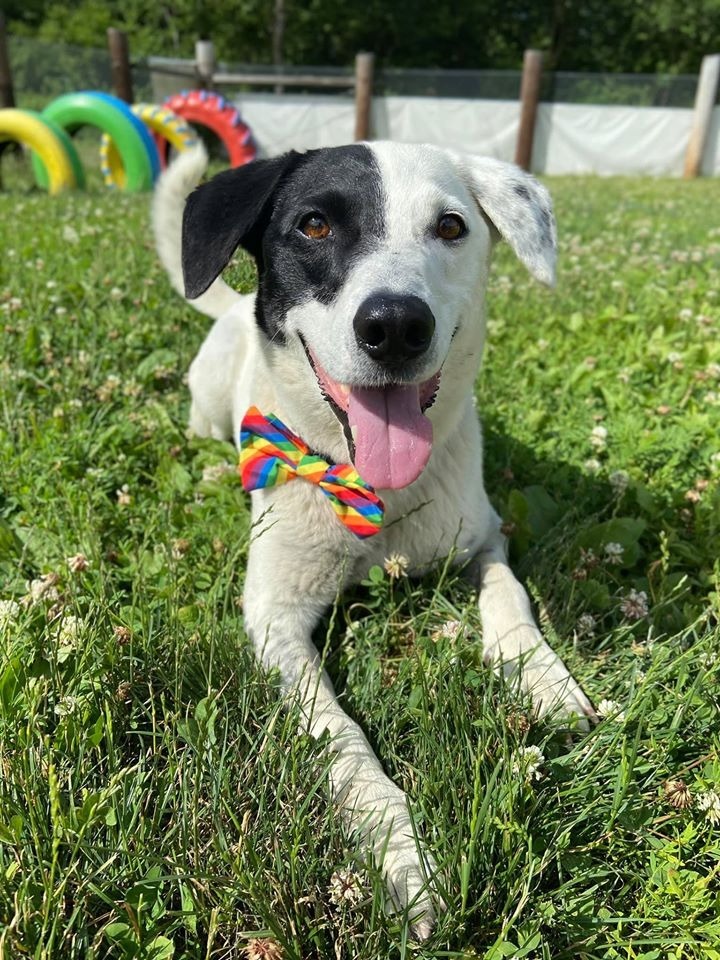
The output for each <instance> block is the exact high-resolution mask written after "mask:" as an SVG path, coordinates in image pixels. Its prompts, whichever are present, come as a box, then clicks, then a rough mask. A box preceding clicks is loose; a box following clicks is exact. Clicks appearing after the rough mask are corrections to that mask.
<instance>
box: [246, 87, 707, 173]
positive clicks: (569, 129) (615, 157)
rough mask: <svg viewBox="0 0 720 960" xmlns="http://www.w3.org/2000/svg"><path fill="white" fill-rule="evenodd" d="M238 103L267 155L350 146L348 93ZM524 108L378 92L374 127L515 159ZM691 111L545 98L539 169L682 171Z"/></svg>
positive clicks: (538, 133)
mask: <svg viewBox="0 0 720 960" xmlns="http://www.w3.org/2000/svg"><path fill="white" fill-rule="evenodd" d="M235 104H236V105H237V107H238V108H239V110H240V112H241V114H242V116H243V119H244V120H245V121H246V122H247V123H248V124H249V125H250V127H251V128H252V130H253V133H254V134H255V137H256V139H257V142H258V144H259V146H260V148H261V153H262V154H264V155H267V156H273V155H275V154H278V153H282V152H283V151H285V150H290V149H295V150H307V149H310V148H312V147H326V146H337V145H340V144H343V143H350V142H352V139H353V130H354V123H355V114H354V104H353V102H352V100H350V99H349V98H346V97H341V96H336V97H328V96H303V95H292V96H282V95H281V96H277V95H274V94H249V95H243V96H240V97H237V98H236V99H235ZM519 116H520V107H519V104H518V103H517V102H514V101H505V100H456V99H453V98H432V97H376V98H374V99H373V106H372V131H373V136H374V137H376V138H378V139H390V140H398V141H403V142H414V143H436V144H438V145H440V146H452V147H456V148H458V149H462V150H466V151H468V152H470V153H480V154H484V155H486V156H492V157H497V158H498V159H500V160H512V159H513V154H514V150H515V139H516V136H517V129H518V122H519ZM691 124H692V110H687V109H680V108H672V107H615V106H593V105H585V104H570V103H542V104H540V106H539V109H538V117H537V124H536V130H535V142H534V148H533V172H535V173H545V174H551V175H552V174H573V173H594V174H599V175H601V176H612V175H652V176H680V175H681V174H682V167H683V160H684V155H685V147H686V145H687V142H688V137H689V135H690V127H691ZM702 172H703V174H705V175H718V174H720V107H716V108H715V110H714V113H713V123H712V129H711V131H710V136H709V140H708V143H707V144H706V148H705V153H704V157H703V165H702Z"/></svg>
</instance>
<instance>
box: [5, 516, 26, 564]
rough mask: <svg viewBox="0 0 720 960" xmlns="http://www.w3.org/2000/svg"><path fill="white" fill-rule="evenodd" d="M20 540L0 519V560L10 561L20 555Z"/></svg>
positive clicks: (8, 525) (6, 523) (21, 545)
mask: <svg viewBox="0 0 720 960" xmlns="http://www.w3.org/2000/svg"><path fill="white" fill-rule="evenodd" d="M22 548H23V544H22V540H21V539H20V538H19V537H18V535H17V534H16V533H15V531H14V530H13V528H12V527H11V526H10V524H9V523H8V522H7V520H3V518H2V517H0V560H11V559H13V558H15V557H19V556H20V555H21V553H22Z"/></svg>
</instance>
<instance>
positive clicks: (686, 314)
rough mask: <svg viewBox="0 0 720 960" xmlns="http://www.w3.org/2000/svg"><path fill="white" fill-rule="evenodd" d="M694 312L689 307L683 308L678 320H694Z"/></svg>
mask: <svg viewBox="0 0 720 960" xmlns="http://www.w3.org/2000/svg"><path fill="white" fill-rule="evenodd" d="M692 317H693V312H692V310H690V308H689V307H683V308H682V310H681V311H680V312H679V313H678V320H692Z"/></svg>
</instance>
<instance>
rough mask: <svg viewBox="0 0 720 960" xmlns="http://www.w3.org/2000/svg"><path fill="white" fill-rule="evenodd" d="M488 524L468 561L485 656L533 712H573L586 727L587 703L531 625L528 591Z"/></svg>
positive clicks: (497, 527)
mask: <svg viewBox="0 0 720 960" xmlns="http://www.w3.org/2000/svg"><path fill="white" fill-rule="evenodd" d="M493 528H494V531H493V533H492V534H491V536H490V537H489V538H488V541H487V542H486V543H485V545H484V546H483V549H482V550H481V551H480V552H479V553H478V554H477V555H476V557H475V558H474V560H473V562H472V565H471V575H472V578H473V580H474V582H475V583H476V585H477V586H478V588H479V593H480V595H479V605H480V616H481V619H482V625H483V647H484V654H485V661H486V662H487V663H492V664H495V665H497V666H498V667H500V668H501V669H502V671H503V673H504V675H505V676H506V677H512V678H516V679H517V678H519V680H520V684H521V687H522V689H523V690H525V691H526V692H527V693H529V694H530V695H531V696H532V697H533V700H534V701H535V705H536V710H537V712H538V714H540V715H541V716H542V715H543V714H545V713H548V712H550V711H552V710H557V711H558V712H559V713H560V714H565V715H566V716H567V715H571V714H577V716H578V717H579V718H580V724H579V725H580V727H581V728H583V729H587V728H588V719H587V718H591V719H595V717H596V715H595V711H594V710H593V707H592V704H591V703H590V701H589V700H588V698H587V697H586V696H585V694H584V693H583V691H582V689H581V688H580V686H579V684H578V683H577V682H576V681H575V680H574V679H573V677H572V676H571V674H570V672H569V671H568V669H567V667H566V666H565V664H564V663H563V661H562V660H561V659H560V657H559V656H558V655H557V654H556V653H555V652H554V651H553V649H552V648H551V647H550V645H549V644H548V643H547V642H546V641H545V640H544V639H543V636H542V634H541V633H540V631H539V629H538V628H537V626H536V624H535V619H534V617H533V613H532V609H531V607H530V600H529V598H528V595H527V593H526V592H525V590H524V589H523V587H522V586H521V584H520V583H519V582H518V581H517V579H516V578H515V576H514V574H513V572H512V570H511V569H510V566H509V565H508V561H507V553H506V550H507V544H506V540H505V537H504V536H503V534H502V533H501V531H500V520H499V519H498V517H497V516H494V518H493Z"/></svg>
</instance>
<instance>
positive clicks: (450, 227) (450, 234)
mask: <svg viewBox="0 0 720 960" xmlns="http://www.w3.org/2000/svg"><path fill="white" fill-rule="evenodd" d="M435 232H436V233H437V235H438V236H439V237H440V239H441V240H459V239H460V237H462V236H464V235H465V234H466V233H467V227H466V226H465V221H464V220H463V218H462V217H460V216H458V214H457V213H444V214H443V215H442V216H441V217H440V219H439V220H438V222H437V227H436V228H435Z"/></svg>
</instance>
